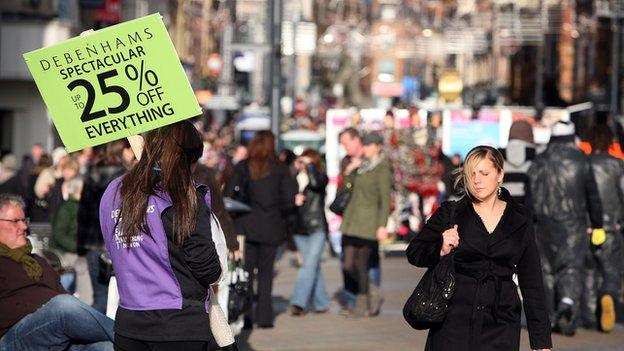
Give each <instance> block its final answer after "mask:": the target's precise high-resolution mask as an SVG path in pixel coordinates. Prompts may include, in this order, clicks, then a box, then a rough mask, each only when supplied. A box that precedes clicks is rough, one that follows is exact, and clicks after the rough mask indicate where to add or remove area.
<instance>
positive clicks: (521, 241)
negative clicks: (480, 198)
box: [407, 189, 551, 351]
mask: <svg viewBox="0 0 624 351" xmlns="http://www.w3.org/2000/svg"><path fill="white" fill-rule="evenodd" d="M501 199H503V200H504V201H507V207H506V209H505V212H504V214H503V217H502V218H501V221H500V222H499V224H498V225H497V227H496V229H495V230H494V232H493V233H492V234H488V233H487V230H486V229H485V226H484V225H483V223H482V221H481V219H480V218H479V216H478V215H477V213H476V212H475V210H474V208H473V207H472V204H471V202H470V201H469V200H468V199H467V198H463V199H462V200H460V201H458V202H457V205H456V210H455V218H454V220H452V221H451V220H449V218H448V217H449V216H450V210H449V207H450V206H449V204H448V203H444V204H443V205H442V207H440V209H438V210H437V211H436V212H435V213H434V214H433V216H432V217H431V219H430V220H429V221H428V222H427V224H426V225H425V227H424V228H423V230H422V232H420V233H419V234H418V235H417V236H416V237H415V238H414V239H413V240H412V242H411V243H410V245H409V247H408V248H407V257H408V260H409V262H410V263H411V264H413V265H415V266H418V267H431V266H433V265H435V264H436V263H437V262H438V260H439V258H440V248H441V247H442V232H443V231H444V230H446V229H447V225H448V223H449V222H452V223H454V224H457V225H458V228H459V237H460V239H459V247H458V248H457V250H456V252H455V270H456V281H457V285H456V291H455V295H454V296H453V299H452V300H451V304H450V306H449V310H448V314H447V316H446V319H445V321H444V323H443V324H442V325H441V326H439V327H436V328H433V329H431V330H430V331H429V336H428V338H427V346H426V348H425V349H426V350H429V351H435V350H444V351H447V350H452V351H463V350H470V351H490V350H491V351H494V350H496V351H511V350H514V351H516V350H519V348H520V311H521V303H520V298H519V296H518V289H517V286H516V284H514V282H513V281H512V279H511V277H512V274H514V273H517V274H518V278H519V283H520V289H521V291H522V296H523V298H524V310H525V312H526V315H527V321H528V328H529V338H530V343H531V347H532V348H533V349H542V348H550V347H551V339H550V321H549V318H548V313H547V309H546V301H545V297H544V288H543V281H542V273H541V272H542V271H541V264H540V257H539V254H538V251H537V247H536V245H535V233H534V231H533V224H532V221H531V214H530V212H529V211H528V210H527V209H526V208H524V207H523V206H521V205H519V204H517V203H516V202H515V201H513V200H512V199H511V198H510V196H509V193H508V192H507V191H506V190H504V189H503V194H502V196H501Z"/></svg>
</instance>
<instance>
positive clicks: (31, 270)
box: [0, 240, 43, 280]
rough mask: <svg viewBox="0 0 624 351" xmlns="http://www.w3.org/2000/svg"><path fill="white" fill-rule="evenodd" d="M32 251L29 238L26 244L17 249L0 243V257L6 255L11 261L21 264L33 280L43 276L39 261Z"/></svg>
mask: <svg viewBox="0 0 624 351" xmlns="http://www.w3.org/2000/svg"><path fill="white" fill-rule="evenodd" d="M31 252H32V245H31V244H30V240H26V245H24V246H22V247H18V248H17V249H9V247H8V246H6V245H4V244H2V243H0V257H8V258H10V259H12V260H13V261H15V262H17V263H19V264H21V265H22V267H23V268H24V270H25V271H26V274H28V276H29V277H30V278H31V279H33V280H41V278H42V277H43V269H42V268H41V265H39V262H37V260H35V259H34V258H33V257H32V256H30V253H31Z"/></svg>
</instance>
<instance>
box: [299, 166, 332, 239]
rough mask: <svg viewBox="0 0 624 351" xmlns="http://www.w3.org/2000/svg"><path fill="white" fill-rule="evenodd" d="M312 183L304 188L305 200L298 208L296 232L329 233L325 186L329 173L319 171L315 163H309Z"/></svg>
mask: <svg viewBox="0 0 624 351" xmlns="http://www.w3.org/2000/svg"><path fill="white" fill-rule="evenodd" d="M306 167H307V170H308V177H309V178H310V183H309V184H308V185H307V186H306V187H305V189H303V195H305V201H304V203H303V205H302V206H300V207H299V208H297V225H296V227H295V234H312V233H316V232H320V231H322V232H325V233H327V219H326V218H325V187H326V186H327V182H328V179H327V175H325V173H323V172H321V171H318V170H317V169H316V168H315V167H314V165H312V164H308V165H307V166H306Z"/></svg>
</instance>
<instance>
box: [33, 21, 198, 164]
mask: <svg viewBox="0 0 624 351" xmlns="http://www.w3.org/2000/svg"><path fill="white" fill-rule="evenodd" d="M24 59H25V61H26V64H27V66H28V69H29V70H30V73H31V74H32V76H33V78H34V80H35V83H36V84H37V88H38V89H39V92H40V93H41V96H42V97H43V100H44V102H45V104H46V106H47V107H48V110H49V113H50V115H51V116H52V121H53V122H54V125H55V126H56V129H57V130H58V132H59V135H60V137H61V139H62V141H63V143H64V144H65V147H66V149H67V151H69V152H73V151H77V150H81V149H84V148H86V147H90V146H95V145H99V144H103V143H107V142H110V141H113V140H117V139H122V138H125V137H128V136H131V135H136V134H139V133H142V132H146V131H148V130H152V129H156V128H159V127H162V126H164V125H168V124H171V123H174V122H177V121H181V120H184V119H187V118H190V117H194V116H197V115H199V114H201V108H200V106H199V104H198V102H197V99H196V98H195V95H194V93H193V90H192V88H191V85H190V84H189V82H188V79H187V76H186V74H185V73H184V70H183V69H182V65H181V63H180V60H179V58H178V55H177V53H176V51H175V48H174V46H173V43H172V42H171V38H170V37H169V33H168V32H167V29H166V28H165V25H164V23H163V21H162V18H161V16H160V14H158V13H156V14H153V15H149V16H145V17H142V18H139V19H135V20H132V21H128V22H124V23H121V24H118V25H115V26H111V27H107V28H104V29H101V30H98V31H95V32H93V33H91V34H88V35H85V36H80V37H75V38H72V39H69V40H67V41H64V42H62V43H60V44H57V45H53V46H50V47H47V48H42V49H38V50H35V51H32V52H28V53H26V54H24Z"/></svg>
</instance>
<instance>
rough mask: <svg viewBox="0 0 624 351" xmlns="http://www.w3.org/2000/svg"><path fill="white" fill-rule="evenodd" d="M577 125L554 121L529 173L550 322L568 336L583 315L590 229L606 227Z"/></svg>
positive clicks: (597, 230)
mask: <svg viewBox="0 0 624 351" xmlns="http://www.w3.org/2000/svg"><path fill="white" fill-rule="evenodd" d="M574 129H575V128H574V123H572V122H571V121H568V120H562V121H558V122H556V123H555V124H553V126H552V127H551V137H550V141H549V142H548V146H547V148H546V150H545V151H544V152H543V153H541V154H539V155H537V156H536V157H535V160H534V161H533V164H532V165H531V167H530V168H529V172H528V173H529V182H530V184H531V194H532V195H531V197H532V202H533V214H534V215H535V220H536V223H535V230H536V233H539V235H537V246H538V248H539V250H540V254H541V257H542V269H543V271H544V284H545V285H544V288H545V291H546V303H547V306H548V311H549V314H550V320H551V321H552V322H553V330H554V331H557V332H561V333H562V334H564V335H568V336H572V335H574V334H575V332H576V327H577V324H578V319H579V308H580V302H581V294H582V290H583V282H582V273H583V259H582V258H584V257H586V256H587V254H588V252H589V246H590V243H589V236H588V235H587V228H588V227H589V225H590V224H591V228H594V229H596V230H595V231H593V232H594V233H597V234H599V233H600V232H601V230H603V229H602V227H603V218H602V206H601V203H600V197H599V195H598V188H597V185H596V180H595V178H594V172H593V170H592V167H591V163H590V161H589V158H588V157H587V156H586V155H585V154H584V153H583V152H582V151H581V150H580V149H579V148H578V147H577V146H576V144H575V136H574ZM588 217H589V220H590V221H589V222H588V221H587V218H588ZM602 233H604V232H602Z"/></svg>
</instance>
